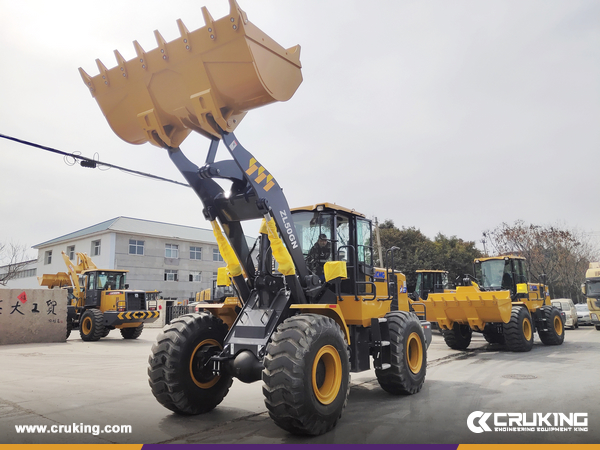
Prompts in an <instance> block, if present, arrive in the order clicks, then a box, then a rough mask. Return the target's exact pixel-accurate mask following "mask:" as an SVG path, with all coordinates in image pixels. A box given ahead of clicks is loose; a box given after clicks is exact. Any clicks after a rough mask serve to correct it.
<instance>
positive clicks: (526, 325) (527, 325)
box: [523, 318, 533, 341]
mask: <svg viewBox="0 0 600 450" xmlns="http://www.w3.org/2000/svg"><path fill="white" fill-rule="evenodd" d="M532 335H533V332H532V331H531V322H530V321H529V319H527V318H526V319H523V336H525V339H527V340H528V341H530V340H531V336H532Z"/></svg>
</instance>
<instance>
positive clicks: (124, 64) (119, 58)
mask: <svg viewBox="0 0 600 450" xmlns="http://www.w3.org/2000/svg"><path fill="white" fill-rule="evenodd" d="M115 58H117V64H118V65H119V70H120V71H121V73H122V74H123V77H124V78H127V62H126V61H125V58H123V55H121V54H120V53H119V50H115Z"/></svg>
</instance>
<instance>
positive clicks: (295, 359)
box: [80, 0, 431, 435]
mask: <svg viewBox="0 0 600 450" xmlns="http://www.w3.org/2000/svg"><path fill="white" fill-rule="evenodd" d="M229 4H230V12H229V14H228V15H227V16H225V17H223V18H221V19H219V20H214V19H213V18H212V17H211V15H210V14H209V13H208V11H207V10H206V8H202V12H203V15H204V21H205V26H204V27H202V28H200V29H198V30H195V31H192V32H190V31H188V30H187V28H186V27H185V25H184V24H183V22H181V21H178V26H179V30H180V34H181V36H180V37H179V38H177V39H175V40H173V41H171V42H165V40H164V39H163V38H162V36H161V35H160V33H159V32H158V31H155V36H156V40H157V43H158V47H157V48H155V49H153V50H151V51H148V52H146V51H145V50H143V49H142V48H141V46H140V45H139V44H137V42H134V46H135V49H136V53H137V57H136V58H134V59H132V60H129V61H125V59H124V58H123V57H122V56H121V55H120V53H119V52H117V51H115V55H116V58H117V62H118V65H117V67H114V68H112V69H107V68H106V67H105V66H104V65H103V64H102V63H101V62H100V61H98V60H97V65H98V68H99V71H100V74H99V75H97V76H94V77H90V76H89V75H88V74H86V73H85V72H84V71H83V70H82V69H80V73H81V75H82V78H83V80H84V82H85V83H86V85H87V86H88V88H89V89H90V92H91V94H92V96H93V97H94V98H95V99H96V100H97V102H98V105H99V106H100V108H101V110H102V112H103V113H104V115H105V116H106V118H107V120H108V122H109V124H110V126H111V128H112V129H113V131H114V132H115V133H116V134H117V135H118V136H119V137H121V138H122V139H123V140H125V141H127V142H130V143H132V144H143V143H145V142H150V143H152V144H154V145H155V146H157V147H160V148H162V149H165V150H166V153H167V154H168V155H169V157H170V158H171V160H172V161H173V163H174V164H175V165H176V167H177V168H178V169H179V170H180V172H181V173H182V174H183V176H184V177H185V179H186V180H187V182H188V183H189V185H190V186H191V187H192V188H193V190H194V191H195V193H196V194H197V195H198V197H199V198H200V200H201V201H202V204H203V206H204V209H203V213H204V216H205V217H206V219H207V220H209V221H210V222H211V224H212V227H213V230H214V233H215V236H216V238H217V241H218V244H219V248H220V251H221V254H222V255H223V257H224V259H225V261H226V262H227V268H228V271H229V275H230V277H231V279H232V281H233V283H234V285H235V288H236V291H237V293H238V294H239V300H240V301H241V302H242V305H243V306H242V307H241V309H240V308H239V307H238V305H237V302H229V303H227V302H226V303H224V304H222V305H217V306H215V305H211V307H210V308H207V311H206V312H201V313H197V314H190V315H185V316H182V317H180V318H178V319H176V320H174V321H173V322H172V323H171V324H170V325H169V326H167V327H165V328H164V330H163V332H162V333H161V334H160V335H159V337H158V341H157V342H156V343H155V345H154V346H153V348H152V354H151V356H150V358H149V369H148V374H149V382H150V386H151V388H152V392H153V394H154V396H155V397H156V398H157V400H158V401H159V402H160V403H161V404H162V405H164V406H165V407H166V408H169V409H170V410H172V411H175V412H177V413H180V414H200V413H205V412H208V411H210V410H212V409H213V408H215V407H216V406H217V405H218V404H219V403H220V402H221V401H222V400H223V398H224V397H225V395H226V394H227V393H228V390H229V387H230V386H231V383H232V379H233V378H237V379H239V380H241V381H243V382H247V383H250V382H254V381H258V380H260V379H262V380H263V382H264V386H263V393H264V396H265V404H266V406H267V409H268V410H269V414H270V416H271V418H272V419H273V420H274V421H275V423H276V424H277V425H278V426H280V427H281V428H283V429H285V430H287V431H289V432H292V433H298V434H311V435H318V434H322V433H325V432H327V431H328V430H330V429H331V428H333V427H334V426H335V424H336V423H337V421H338V419H339V418H340V417H341V414H342V411H343V409H344V407H345V405H346V402H347V398H348V393H349V390H350V372H359V371H364V370H368V369H370V368H371V360H372V361H373V366H374V368H375V373H376V375H377V379H378V381H379V384H380V385H381V387H382V388H383V389H385V390H386V391H388V392H390V393H392V394H414V393H417V392H418V391H419V390H420V389H421V387H422V385H423V382H424V379H425V372H426V365H427V357H426V355H427V346H428V344H429V343H430V339H431V329H430V326H429V323H428V322H426V321H420V320H419V319H418V317H417V316H416V314H415V313H414V312H410V311H408V309H409V306H408V301H407V299H405V298H404V297H406V295H405V294H404V295H402V296H399V292H398V291H399V289H398V286H399V284H400V283H399V281H398V280H399V278H401V277H403V276H402V275H401V274H399V273H396V272H394V271H393V270H391V269H386V268H376V267H374V266H373V261H372V256H371V255H372V252H373V249H372V231H371V222H370V221H369V220H367V219H366V218H365V217H364V216H363V215H362V214H359V213H357V212H355V211H353V210H349V209H345V208H341V207H339V206H336V205H333V204H329V203H320V204H315V205H312V206H308V207H305V208H298V209H296V210H294V212H292V211H291V210H290V208H289V206H288V203H287V200H286V198H285V196H284V195H283V192H282V189H281V187H280V185H279V183H278V182H277V181H276V180H275V178H274V177H273V175H272V174H270V173H269V172H268V171H267V170H266V169H265V167H264V166H263V165H262V164H261V163H260V162H259V161H258V160H257V158H255V157H254V156H253V155H252V154H251V153H249V152H248V151H247V150H246V149H245V148H244V147H243V146H242V145H241V144H240V142H239V140H238V139H237V138H236V137H235V135H234V134H233V131H234V129H235V128H236V127H237V125H238V124H239V123H240V121H241V120H242V119H243V117H244V115H245V114H246V113H247V111H249V110H251V109H254V108H258V107H261V106H264V105H267V104H269V103H272V102H275V101H286V100H288V99H289V98H291V96H292V95H293V94H294V92H295V91H296V89H297V88H298V86H299V85H300V83H301V82H302V75H301V64H300V48H299V46H297V47H293V48H289V49H285V48H283V47H281V46H280V45H279V44H277V43H276V42H275V41H273V40H272V39H271V38H269V37H268V36H267V35H266V34H265V33H263V32H262V31H261V30H259V29H258V28H257V27H256V26H254V25H253V24H252V23H251V22H249V21H248V18H247V16H246V14H245V13H244V12H243V11H242V10H241V9H240V7H239V6H238V4H237V3H236V2H235V0H229ZM191 131H196V132H198V133H200V134H202V135H204V136H206V137H208V138H209V139H210V140H211V143H210V146H209V150H208V154H207V156H206V160H205V162H204V164H203V165H201V166H197V165H195V164H194V163H192V162H191V161H190V160H188V159H187V157H186V156H185V155H184V154H183V152H182V151H181V149H180V148H179V145H180V144H181V143H182V142H183V140H184V139H185V138H186V137H187V136H188V134H189V133H190V132H191ZM220 141H223V143H224V144H225V145H224V146H225V150H226V151H227V152H228V158H226V159H221V160H218V159H217V149H218V145H219V142H220ZM216 179H218V180H221V182H222V181H223V180H224V181H226V182H230V188H229V190H225V189H223V188H222V187H221V185H220V184H218V183H217V182H216V181H215V180H216ZM226 184H227V183H226ZM254 219H262V226H261V232H260V237H259V240H258V246H257V247H258V250H257V253H258V256H257V258H256V259H255V258H253V255H252V252H251V249H249V248H248V244H247V241H246V238H245V236H244V233H243V229H242V225H241V224H242V222H244V221H248V220H254ZM321 234H325V235H326V236H327V238H328V245H329V246H330V247H329V251H330V256H329V257H328V258H327V259H328V261H327V262H326V263H325V264H324V267H323V273H322V274H321V273H319V274H316V273H314V272H313V271H311V270H310V269H309V267H308V265H307V262H306V259H305V258H306V257H307V256H308V253H309V251H310V248H311V246H312V245H313V244H314V243H315V242H316V240H317V239H318V237H319V236H320V235H321ZM389 256H390V258H389V259H392V258H391V257H392V255H391V254H390V255H389ZM391 267H393V265H392V266H391ZM399 304H400V307H399ZM401 309H405V310H401Z"/></svg>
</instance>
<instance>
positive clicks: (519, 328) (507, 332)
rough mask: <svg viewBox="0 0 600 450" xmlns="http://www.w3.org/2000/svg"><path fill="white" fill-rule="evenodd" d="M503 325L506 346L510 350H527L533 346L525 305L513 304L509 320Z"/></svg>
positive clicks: (529, 321)
mask: <svg viewBox="0 0 600 450" xmlns="http://www.w3.org/2000/svg"><path fill="white" fill-rule="evenodd" d="M503 327H504V340H505V342H506V347H507V348H508V349H509V350H510V351H511V352H528V351H530V350H531V349H532V348H533V325H532V322H531V315H530V314H529V311H528V310H527V308H526V307H524V306H513V308H512V313H511V315H510V321H509V322H508V323H505V324H504V325H503Z"/></svg>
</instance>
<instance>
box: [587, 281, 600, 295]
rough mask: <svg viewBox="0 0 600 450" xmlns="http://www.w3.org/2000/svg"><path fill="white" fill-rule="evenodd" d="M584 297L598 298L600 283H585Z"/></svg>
mask: <svg viewBox="0 0 600 450" xmlns="http://www.w3.org/2000/svg"><path fill="white" fill-rule="evenodd" d="M586 296H587V297H593V298H600V281H587V290H586Z"/></svg>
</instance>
